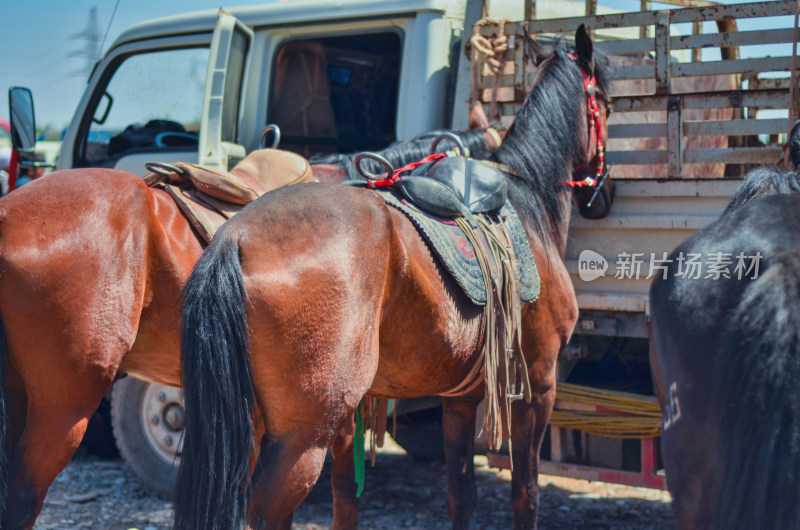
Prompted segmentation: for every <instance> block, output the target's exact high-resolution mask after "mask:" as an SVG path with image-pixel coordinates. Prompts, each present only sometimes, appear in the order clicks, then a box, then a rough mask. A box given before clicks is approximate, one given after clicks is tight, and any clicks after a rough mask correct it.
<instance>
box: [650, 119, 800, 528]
mask: <svg viewBox="0 0 800 530" xmlns="http://www.w3.org/2000/svg"><path fill="white" fill-rule="evenodd" d="M791 139H792V141H791V144H790V146H791V154H792V158H793V160H794V163H795V165H796V167H797V165H798V164H800V128H798V126H795V128H794V130H793V132H792V137H791ZM799 192H800V174H798V173H796V172H786V171H781V170H778V169H777V168H775V167H766V168H759V169H756V170H752V171H751V172H749V173H748V174H747V175H745V179H744V183H743V184H742V186H741V188H740V189H739V191H737V193H736V195H734V197H733V199H732V201H731V203H730V205H729V206H728V208H727V209H726V210H725V212H724V213H723V214H722V216H721V217H720V218H719V219H718V220H717V221H715V222H714V223H712V224H711V225H709V226H708V227H706V228H704V229H703V230H701V231H699V232H697V233H696V234H695V235H693V236H692V237H690V238H689V239H687V240H686V241H685V242H683V243H682V244H681V245H679V246H678V248H676V249H675V251H673V253H672V254H671V255H670V256H669V257H668V258H667V259H668V260H670V262H669V263H668V264H667V266H668V269H667V270H666V277H662V276H660V275H659V276H656V279H655V280H654V282H653V285H652V287H651V289H650V308H651V313H652V326H653V342H652V344H653V348H651V351H650V355H651V365H652V368H653V375H654V380H655V383H656V389H657V395H658V397H659V400H660V402H661V408H662V410H663V411H664V432H663V434H662V436H661V452H662V457H663V460H664V469H665V470H666V472H667V477H668V486H669V490H670V494H671V495H672V505H673V507H674V509H675V514H676V516H677V520H678V525H679V526H680V527H681V528H691V529H708V530H711V529H715V530H723V529H724V530H737V529H741V530H744V529H750V528H759V529H784V528H794V529H796V528H798V527H800V444H798V440H800V384H798V375H800V327H799V326H798V321H800V272H799V271H800V253H798V249H800V234H799V233H798V230H797V226H798V224H800V195H798V193H799ZM692 256H696V257H695V259H694V262H695V263H696V264H700V265H701V266H702V267H701V268H696V267H695V268H692V267H689V266H688V258H690V257H692ZM681 257H682V258H683V260H682V261H681ZM698 257H699V259H698ZM720 258H721V259H722V261H720ZM714 262H716V263H717V265H724V267H719V266H717V267H716V269H712V268H711V265H712V264H713V263H714ZM681 263H683V266H682V265H681ZM723 271H724V275H723V274H721V273H722V272H723Z"/></svg>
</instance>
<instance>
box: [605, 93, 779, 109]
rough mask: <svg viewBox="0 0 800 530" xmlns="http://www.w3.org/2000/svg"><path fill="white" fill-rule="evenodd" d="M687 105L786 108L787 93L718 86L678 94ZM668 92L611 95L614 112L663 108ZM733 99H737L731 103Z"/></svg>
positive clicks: (689, 107) (699, 106)
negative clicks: (720, 88)
mask: <svg viewBox="0 0 800 530" xmlns="http://www.w3.org/2000/svg"><path fill="white" fill-rule="evenodd" d="M681 97H682V98H683V108H684V110H686V109H727V108H731V107H759V108H786V107H787V105H788V103H789V95H788V94H787V93H786V91H784V90H721V91H719V92H700V93H696V94H681ZM668 99H669V96H667V95H642V96H620V97H615V98H614V111H615V112H645V111H651V110H666V109H667V100H668ZM734 102H738V103H737V104H736V105H734Z"/></svg>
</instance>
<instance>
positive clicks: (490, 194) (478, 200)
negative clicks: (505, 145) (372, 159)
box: [393, 156, 508, 219]
mask: <svg viewBox="0 0 800 530" xmlns="http://www.w3.org/2000/svg"><path fill="white" fill-rule="evenodd" d="M393 188H395V189H397V190H399V191H400V192H401V193H402V194H403V195H404V196H405V197H406V198H407V199H408V200H409V201H411V202H412V203H414V204H416V205H417V206H419V207H420V208H422V209H423V210H425V211H427V212H430V213H432V214H434V215H438V216H440V217H448V218H452V217H465V218H467V219H471V218H472V215H471V214H482V213H495V212H497V211H499V210H500V208H502V207H503V205H504V204H505V203H506V200H507V198H508V184H507V182H506V176H505V175H504V174H503V173H502V172H501V171H500V170H498V169H496V168H495V167H493V166H490V165H489V164H486V163H484V162H481V161H480V160H473V159H471V158H465V157H461V156H459V157H446V158H441V159H439V160H436V161H434V162H431V163H430V164H425V165H422V166H419V167H417V168H416V169H414V171H413V172H412V173H411V175H410V176H408V177H405V178H401V179H400V180H398V181H397V182H396V183H395V184H394V186H393Z"/></svg>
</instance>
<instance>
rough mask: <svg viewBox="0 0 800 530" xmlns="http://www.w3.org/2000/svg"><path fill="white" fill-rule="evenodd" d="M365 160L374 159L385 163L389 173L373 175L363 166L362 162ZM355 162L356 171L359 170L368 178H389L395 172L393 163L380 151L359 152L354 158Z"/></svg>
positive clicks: (382, 163)
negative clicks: (380, 153) (379, 152)
mask: <svg viewBox="0 0 800 530" xmlns="http://www.w3.org/2000/svg"><path fill="white" fill-rule="evenodd" d="M364 160H374V161H375V162H378V163H379V164H381V165H383V166H384V167H385V168H386V169H388V170H389V173H388V175H373V174H372V173H370V172H369V171H367V170H366V169H364V168H363V167H361V162H362V161H364ZM353 163H354V164H355V166H356V171H358V172H359V173H360V174H361V176H362V177H364V178H365V179H367V180H381V179H383V178H389V177H391V176H392V174H393V173H394V167H392V163H391V162H389V161H388V160H386V158H384V157H383V156H381V155H379V154H378V153H371V152H366V153H359V154H357V155H356V157H355V159H353Z"/></svg>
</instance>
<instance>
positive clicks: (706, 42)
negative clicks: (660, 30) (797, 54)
mask: <svg viewBox="0 0 800 530" xmlns="http://www.w3.org/2000/svg"><path fill="white" fill-rule="evenodd" d="M793 38H794V30H792V29H790V28H788V29H787V28H781V29H766V30H758V31H739V32H736V33H710V34H699V35H682V36H677V37H672V38H670V46H671V47H672V49H673V50H687V49H691V48H720V47H725V46H747V45H753V44H778V43H784V42H786V43H791V42H792V39H793ZM623 42H624V41H623Z"/></svg>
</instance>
